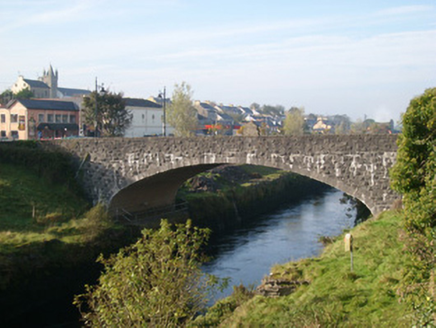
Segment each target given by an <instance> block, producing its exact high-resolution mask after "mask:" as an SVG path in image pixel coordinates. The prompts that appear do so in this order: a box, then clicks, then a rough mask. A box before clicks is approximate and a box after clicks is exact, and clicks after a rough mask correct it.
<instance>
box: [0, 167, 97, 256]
mask: <svg viewBox="0 0 436 328" xmlns="http://www.w3.org/2000/svg"><path fill="white" fill-rule="evenodd" d="M88 209H89V204H88V203H87V202H86V201H85V200H84V199H83V198H81V197H80V195H78V194H76V193H75V192H73V191H71V190H69V189H68V188H67V187H66V186H64V185H60V184H56V183H50V182H48V181H47V180H46V179H44V178H42V177H40V176H38V175H36V174H35V173H33V172H31V171H30V170H29V169H27V168H23V167H20V166H17V165H10V164H0V254H10V253H14V252H19V251H20V249H22V248H23V247H24V246H29V245H32V244H36V243H44V242H47V241H50V240H54V239H57V240H59V241H61V242H64V243H80V242H84V241H86V240H89V239H90V237H91V236H94V235H95V232H96V229H97V225H98V224H96V223H95V222H96V221H97V219H94V218H92V219H90V218H89V215H85V213H86V211H87V210H88ZM102 224H103V223H102Z"/></svg>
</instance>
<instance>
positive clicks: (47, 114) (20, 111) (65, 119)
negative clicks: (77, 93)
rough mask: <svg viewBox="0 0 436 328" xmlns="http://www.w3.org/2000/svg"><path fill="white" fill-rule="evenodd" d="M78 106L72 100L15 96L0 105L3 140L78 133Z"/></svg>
mask: <svg viewBox="0 0 436 328" xmlns="http://www.w3.org/2000/svg"><path fill="white" fill-rule="evenodd" d="M78 122H79V107H78V106H77V105H76V104H75V103H74V102H72V101H59V100H42V99H14V100H12V101H10V102H9V103H8V104H7V106H6V107H0V138H1V139H2V140H29V139H56V138H65V137H71V136H78V133H79V126H78V124H77V123H78Z"/></svg>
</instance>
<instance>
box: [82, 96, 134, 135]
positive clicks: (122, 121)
mask: <svg viewBox="0 0 436 328" xmlns="http://www.w3.org/2000/svg"><path fill="white" fill-rule="evenodd" d="M96 98H97V99H96ZM96 101H97V102H96ZM83 106H84V115H85V123H86V124H90V125H95V123H97V129H96V130H97V133H98V136H106V137H121V136H123V135H124V132H125V130H126V129H127V128H128V127H129V126H130V123H131V121H132V114H130V113H129V111H128V110H127V109H126V107H125V103H124V100H123V95H122V93H112V92H106V93H97V92H95V91H94V92H92V93H91V94H90V95H89V96H87V97H85V98H84V100H83ZM94 128H95V126H94Z"/></svg>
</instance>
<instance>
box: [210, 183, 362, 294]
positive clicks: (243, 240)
mask: <svg viewBox="0 0 436 328" xmlns="http://www.w3.org/2000/svg"><path fill="white" fill-rule="evenodd" d="M341 197H342V192H340V191H338V190H330V191H326V192H325V193H323V194H321V195H317V196H314V197H313V198H310V199H306V200H303V201H301V202H300V203H298V204H293V205H290V206H288V207H286V208H283V209H280V210H279V211H277V212H276V213H272V214H269V215H266V216H263V217H261V218H259V219H256V220H254V221H253V222H250V224H249V225H248V226H246V227H243V228H240V229H236V230H234V231H232V232H226V235H225V236H218V237H216V238H214V239H213V240H212V241H211V244H210V255H211V256H213V257H214V260H213V261H211V262H209V263H207V264H205V265H204V271H205V272H207V273H211V274H214V275H216V276H218V277H222V278H224V277H229V278H230V279H231V281H230V286H229V288H227V289H226V290H225V291H224V292H223V293H222V294H220V295H219V298H221V297H224V296H227V295H230V294H231V292H232V290H233V288H232V287H231V286H233V285H239V284H241V283H242V284H244V285H245V286H250V285H259V284H260V281H261V279H262V278H263V277H264V276H265V275H267V274H269V271H270V268H271V267H272V266H273V265H274V264H277V263H284V262H288V261H293V260H298V259H301V258H306V257H311V256H315V255H317V254H319V252H320V251H321V249H322V245H321V243H319V242H318V238H319V237H320V236H335V235H338V234H340V233H341V232H342V230H343V229H345V228H349V227H351V226H352V225H353V220H354V217H355V213H354V212H351V214H352V215H351V216H350V215H347V214H350V212H349V211H347V208H348V205H347V204H343V203H341V202H340V199H341Z"/></svg>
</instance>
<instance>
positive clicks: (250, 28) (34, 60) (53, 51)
mask: <svg viewBox="0 0 436 328" xmlns="http://www.w3.org/2000/svg"><path fill="white" fill-rule="evenodd" d="M0 21H1V22H2V24H1V26H0V42H1V43H0V44H1V51H0V91H3V90H5V89H7V88H9V87H10V86H11V85H12V84H13V83H14V82H15V81H16V79H17V77H18V75H19V74H22V75H23V76H24V77H26V78H29V79H37V77H38V76H40V75H41V74H42V71H43V69H47V68H48V67H49V65H50V64H51V65H52V66H53V67H54V68H55V69H58V71H59V75H60V81H59V85H60V86H63V87H72V88H85V89H93V88H94V83H95V78H96V77H98V80H99V82H102V83H104V84H105V86H106V87H109V88H110V89H111V90H112V91H115V92H123V93H124V94H125V96H127V97H142V98H147V97H149V96H150V95H157V93H158V92H159V90H162V89H163V87H164V86H166V88H167V94H169V95H171V93H172V90H173V88H174V84H175V83H181V82H182V81H186V82H187V83H189V84H190V85H191V86H192V89H193V90H194V99H199V100H211V101H216V102H218V103H224V104H234V105H243V106H249V105H250V104H251V103H253V102H257V103H259V104H260V105H263V104H270V105H277V104H280V105H283V106H285V108H286V109H289V108H290V107H291V106H298V107H300V106H303V107H304V108H305V112H306V113H316V114H325V115H328V114H346V115H348V116H350V117H351V118H352V119H353V120H356V119H359V118H363V117H364V115H366V116H367V117H369V118H373V119H376V120H378V121H385V120H389V119H391V118H392V119H394V120H395V121H397V120H399V118H400V114H401V113H402V112H404V111H405V110H406V108H407V106H408V103H409V101H410V99H411V98H413V97H415V96H417V95H419V94H421V93H422V92H424V90H425V89H426V88H430V87H436V1H434V0H431V1H430V0H427V1H425V0H422V1H421V0H416V1H401V0H398V1H386V0H378V1H372V0H366V1H351V0H349V1H344V0H342V1H341V0H330V1H312V0H307V1H294V0H287V1H285V0H270V1H257V0H251V1H246V0H238V1H235V0H231V1H228V0H220V1H215V0H208V1H204V0H202V1H200V0H125V1H114V0H69V1H58V0H0Z"/></svg>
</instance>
